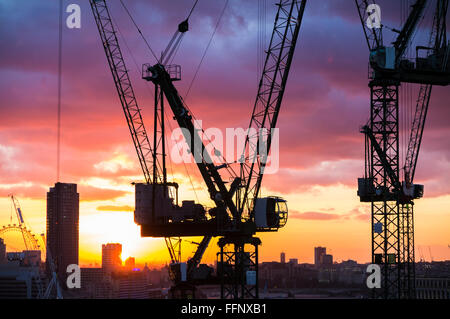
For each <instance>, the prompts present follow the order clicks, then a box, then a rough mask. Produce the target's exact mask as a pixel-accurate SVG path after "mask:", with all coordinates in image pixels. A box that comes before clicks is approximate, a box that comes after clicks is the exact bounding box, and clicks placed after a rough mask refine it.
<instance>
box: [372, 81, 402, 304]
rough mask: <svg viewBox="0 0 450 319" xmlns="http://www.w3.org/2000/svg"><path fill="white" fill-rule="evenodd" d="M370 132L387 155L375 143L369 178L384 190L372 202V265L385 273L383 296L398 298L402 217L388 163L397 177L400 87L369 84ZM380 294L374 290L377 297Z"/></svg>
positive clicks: (387, 84) (386, 84)
mask: <svg viewBox="0 0 450 319" xmlns="http://www.w3.org/2000/svg"><path fill="white" fill-rule="evenodd" d="M370 91H371V105H370V128H371V130H372V134H373V137H374V138H375V139H376V141H377V142H378V145H379V146H380V147H381V149H382V152H383V153H384V154H385V155H386V157H385V159H383V158H381V157H380V155H379V154H378V152H377V151H376V150H375V146H374V143H371V148H370V159H371V165H370V176H371V178H373V181H374V184H375V187H377V188H379V189H383V190H384V192H385V193H384V198H383V200H381V201H373V202H372V203H371V204H372V208H371V213H372V229H373V231H372V258H373V259H374V260H373V262H374V263H377V264H379V265H380V266H381V269H382V270H381V271H382V273H383V280H384V284H383V291H382V294H384V295H388V294H392V297H394V298H395V297H397V294H398V293H397V291H398V280H397V278H398V276H399V268H398V262H399V260H398V259H397V256H398V254H399V250H400V246H399V244H400V242H399V235H398V225H399V215H398V206H397V202H396V198H395V195H394V196H392V195H393V193H394V192H396V190H397V189H398V188H397V185H395V184H394V183H395V182H393V181H392V180H391V178H390V177H389V174H388V171H387V169H386V165H385V160H387V162H388V164H389V166H390V167H391V169H392V170H393V171H394V174H396V176H398V172H399V156H398V146H399V140H398V84H393V85H392V84H391V83H376V82H372V83H371V84H370ZM379 292H380V291H378V290H375V293H379Z"/></svg>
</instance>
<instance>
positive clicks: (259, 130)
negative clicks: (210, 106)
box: [238, 0, 306, 217]
mask: <svg viewBox="0 0 450 319" xmlns="http://www.w3.org/2000/svg"><path fill="white" fill-rule="evenodd" d="M305 5H306V1H285V0H284V1H280V2H279V3H278V4H277V6H278V12H277V15H276V18H275V24H274V28H273V32H272V36H271V39H270V44H269V48H268V50H267V55H266V60H265V62H264V70H263V73H262V76H261V79H260V81H259V87H258V94H257V96H256V101H255V104H254V107H253V113H252V117H251V120H250V125H249V129H248V134H247V137H246V140H245V147H244V152H243V154H242V157H241V159H240V161H241V180H242V182H243V185H245V191H244V194H243V196H242V197H241V202H240V203H238V207H239V210H240V214H241V215H242V214H243V211H244V209H246V210H247V212H251V210H252V208H253V207H252V206H253V201H254V199H255V198H256V197H257V196H258V194H259V190H260V188H261V181H262V178H263V175H264V167H265V165H266V164H267V163H266V161H267V158H268V155H269V151H270V146H271V142H272V134H273V129H274V128H275V126H276V123H277V119H278V113H279V111H280V107H281V101H282V99H283V94H284V91H285V88H286V82H287V79H288V75H289V69H290V66H291V62H292V58H293V56H294V51H295V45H296V43H297V38H298V34H299V31H300V25H301V21H302V18H303V12H304V10H305ZM243 217H248V216H243Z"/></svg>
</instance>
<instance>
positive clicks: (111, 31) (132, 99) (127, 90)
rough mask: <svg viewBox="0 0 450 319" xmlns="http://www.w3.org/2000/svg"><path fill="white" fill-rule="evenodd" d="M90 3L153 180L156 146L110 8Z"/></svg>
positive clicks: (138, 147)
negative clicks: (139, 102) (146, 127)
mask: <svg viewBox="0 0 450 319" xmlns="http://www.w3.org/2000/svg"><path fill="white" fill-rule="evenodd" d="M90 4H91V8H92V12H93V13H94V18H95V22H96V24H97V28H98V30H99V33H100V38H101V40H102V44H103V48H104V50H105V54H106V58H107V60H108V64H109V67H110V69H111V73H112V75H113V79H114V84H115V86H116V89H117V92H118V94H119V99H120V103H121V104H122V108H123V112H124V114H125V117H126V119H127V123H128V128H129V130H130V133H131V137H132V139H133V143H134V146H135V149H136V152H137V155H138V158H139V163H140V165H141V167H142V171H143V173H144V177H145V181H146V182H147V183H151V182H152V181H153V178H154V179H157V178H158V176H159V174H158V173H157V174H155V175H154V176H152V174H151V173H150V169H151V168H152V167H153V159H154V157H153V149H152V147H151V144H150V141H149V137H148V135H147V131H146V129H145V126H144V122H143V120H142V115H141V109H140V107H139V105H138V103H137V101H136V96H135V94H134V90H133V86H132V85H131V80H130V77H129V75H128V69H127V68H126V66H125V60H124V58H123V55H122V51H121V50H120V46H119V42H118V40H117V36H116V31H115V28H114V25H113V22H112V19H111V16H110V14H109V10H108V7H107V5H106V2H105V1H104V0H91V1H90ZM156 181H157V180H156Z"/></svg>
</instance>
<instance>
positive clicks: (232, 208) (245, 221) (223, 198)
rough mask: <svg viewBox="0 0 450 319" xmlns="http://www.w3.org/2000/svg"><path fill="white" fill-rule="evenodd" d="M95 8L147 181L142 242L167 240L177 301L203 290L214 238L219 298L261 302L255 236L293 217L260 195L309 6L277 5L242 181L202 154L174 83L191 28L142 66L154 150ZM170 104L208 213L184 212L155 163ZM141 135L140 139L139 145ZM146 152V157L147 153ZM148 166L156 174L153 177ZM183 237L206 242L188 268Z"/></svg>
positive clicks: (139, 186)
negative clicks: (197, 287) (149, 89)
mask: <svg viewBox="0 0 450 319" xmlns="http://www.w3.org/2000/svg"><path fill="white" fill-rule="evenodd" d="M90 4H91V8H92V11H93V13H94V17H95V20H96V23H97V27H98V29H99V33H100V37H101V39H102V43H103V47H104V50H105V53H106V56H107V59H108V63H109V66H110V69H111V72H112V74H113V78H114V83H115V85H116V88H117V91H118V93H119V97H120V100H121V102H122V106H123V109H124V112H125V115H126V118H127V122H128V126H129V128H130V132H131V135H132V136H133V141H134V144H135V148H136V151H137V153H138V157H139V160H140V162H141V167H142V169H143V171H144V175H145V177H146V183H136V184H135V192H136V210H135V222H136V223H138V224H139V225H141V236H151V237H165V238H166V243H167V246H168V248H169V253H170V256H171V260H172V263H171V266H170V268H171V271H170V273H171V274H172V278H173V279H174V281H175V288H177V286H178V287H179V289H178V290H177V289H175V290H174V295H177V296H179V297H186V296H188V294H187V290H189V289H192V290H193V288H194V287H193V285H194V284H195V283H196V282H197V283H198V280H194V278H198V276H194V274H196V273H197V272H198V271H199V269H198V265H199V264H200V261H201V258H202V256H203V254H204V252H205V250H206V248H207V247H208V245H209V243H210V241H211V239H212V237H216V236H220V237H221V238H220V239H219V241H218V245H219V248H220V252H219V254H218V273H219V277H218V278H217V279H218V281H219V282H220V284H221V297H222V298H257V297H258V296H259V291H258V246H259V245H260V244H261V241H260V239H259V238H257V237H254V236H253V235H254V234H255V233H256V232H270V231H277V230H278V229H279V228H280V227H283V226H284V225H285V224H286V221H287V215H288V210H287V203H286V201H285V200H284V199H282V198H280V197H276V196H270V197H265V198H261V197H259V194H260V189H261V182H262V178H263V174H264V169H265V167H266V162H267V158H268V154H269V150H270V146H271V141H272V134H273V129H274V128H275V127H276V123H277V119H278V114H279V110H280V107H281V102H282V99H283V95H284V91H285V87H286V83H287V78H288V74H289V70H290V67H291V62H292V58H293V55H294V51H295V46H296V43H297V38H298V34H299V31H300V25H301V22H302V18H303V12H304V9H305V5H306V1H305V0H303V1H287V0H280V1H279V2H278V3H277V7H278V12H277V14H276V18H275V23H274V29H273V33H272V37H271V40H270V45H269V48H268V50H267V51H266V53H267V55H266V60H265V64H264V70H263V72H262V75H261V79H260V82H259V88H258V94H257V97H256V101H255V104H254V108H253V114H252V118H251V121H250V127H249V132H256V133H252V134H254V135H252V136H249V137H247V139H246V141H245V147H244V152H243V156H242V157H241V159H240V161H239V163H238V165H239V168H240V174H239V176H237V174H235V173H234V171H233V170H232V169H231V168H230V164H228V163H222V164H221V165H218V166H216V165H215V164H214V163H213V161H212V159H211V157H210V155H209V154H208V153H207V152H204V150H205V149H206V147H205V145H204V144H203V141H202V138H201V137H200V136H199V134H198V129H197V128H196V127H195V122H194V120H193V115H192V113H191V111H190V110H189V109H188V108H187V106H186V105H185V103H184V101H183V99H182V98H181V96H180V95H179V93H178V91H177V89H176V88H175V86H174V84H173V82H175V81H177V80H180V67H179V66H177V65H167V62H168V61H169V60H170V57H171V56H172V53H173V52H175V51H176V49H174V47H176V46H177V45H179V41H181V40H180V39H181V38H182V36H183V33H184V32H186V31H187V29H188V25H187V20H185V21H183V22H182V23H181V24H180V25H179V28H178V31H177V32H176V33H175V35H174V37H173V38H172V40H171V41H170V42H169V46H168V48H167V49H166V50H165V51H164V52H165V53H164V54H163V56H162V57H161V59H157V64H155V65H151V64H144V66H143V73H142V77H143V78H144V79H145V80H147V81H151V82H153V83H154V84H155V125H154V144H153V147H151V144H150V142H149V140H148V135H147V134H146V133H145V129H144V125H143V121H142V117H141V115H140V111H139V107H138V106H137V103H136V98H135V96H134V93H133V89H132V86H131V82H130V79H129V76H128V71H127V69H126V67H125V63H124V60H123V56H122V53H121V51H120V47H119V44H118V41H117V37H116V31H115V29H114V26H113V23H112V20H111V17H110V15H109V12H108V8H107V5H106V2H105V1H104V0H90ZM191 12H192V11H191ZM164 97H165V99H166V100H167V101H168V103H169V106H170V108H171V110H172V113H173V115H174V119H175V120H176V121H177V123H178V125H179V127H180V128H182V129H184V130H183V134H184V135H185V136H184V137H185V140H186V142H187V143H188V145H189V148H190V151H191V153H192V155H193V157H194V158H195V159H196V164H197V168H198V169H199V171H200V174H201V175H202V178H203V180H204V182H205V184H206V187H207V190H208V192H209V195H210V198H211V200H212V201H213V202H214V204H215V207H214V208H211V209H209V211H208V214H206V210H205V208H204V207H203V206H202V205H200V204H196V203H194V201H183V203H182V206H179V205H178V195H177V194H178V185H177V184H175V183H169V182H167V180H166V174H165V168H164V162H163V163H162V164H160V163H159V162H160V161H159V160H158V159H157V155H160V157H161V158H162V159H164V158H165V151H164V138H163V134H164V128H163V126H158V125H162V124H158V123H157V122H156V121H157V118H158V114H160V115H159V116H160V119H163V117H164V111H163V105H164V104H163V100H164ZM158 99H159V100H158ZM158 101H159V103H158ZM158 108H159V109H158ZM131 110H132V112H131ZM130 113H132V114H130ZM161 123H164V121H163V120H162V121H161ZM157 134H159V135H158V137H157ZM138 136H139V137H140V138H136V137H138ZM158 141H162V142H158ZM263 144H264V145H265V146H266V147H265V150H264V151H261V148H260V147H259V146H260V145H263ZM143 147H145V149H146V151H143V150H142V148H143ZM158 147H161V148H162V150H161V153H158V152H157V149H158ZM150 167H153V171H152V173H150ZM220 169H226V171H227V172H228V174H229V175H230V181H231V183H230V185H229V187H227V185H226V182H225V181H224V179H223V177H222V176H221V174H220V173H219V170H220ZM170 189H171V190H172V191H174V192H175V193H176V202H175V203H174V197H173V195H172V196H170ZM207 215H208V216H207ZM184 236H202V237H203V239H202V241H201V242H200V243H199V244H198V247H197V250H196V252H195V254H194V256H193V257H192V258H191V259H189V261H188V262H187V265H186V264H184V263H181V262H180V258H181V256H180V252H179V249H177V247H179V246H180V245H181V241H180V239H176V237H184ZM246 246H251V247H252V250H251V251H248V250H247V249H246ZM230 247H231V248H232V249H231V250H229V248H230ZM200 279H201V278H200ZM203 282H205V281H203Z"/></svg>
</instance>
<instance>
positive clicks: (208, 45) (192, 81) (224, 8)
mask: <svg viewBox="0 0 450 319" xmlns="http://www.w3.org/2000/svg"><path fill="white" fill-rule="evenodd" d="M228 2H229V0H226V1H225V5H224V7H223V9H222V12H221V13H220V16H219V19H218V20H217V23H216V26H215V28H214V31H213V33H212V34H211V37H210V38H209V41H208V44H207V45H206V48H205V51H204V52H203V55H202V58H201V59H200V63H199V64H198V66H197V69H196V70H195V73H194V77H193V78H192V80H191V83H190V84H189V87H188V89H187V91H186V93H185V94H184V100H186V99H187V96H188V95H189V92H190V91H191V88H192V85H193V84H194V81H195V80H196V78H197V75H198V72H199V71H200V67H201V66H202V64H203V60H204V59H205V56H206V53H207V52H208V50H209V47H210V46H211V43H212V40H213V38H214V35H215V34H216V31H217V29H218V28H219V25H220V22H221V20H222V17H223V15H224V13H225V10H226V8H227V6H228Z"/></svg>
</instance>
